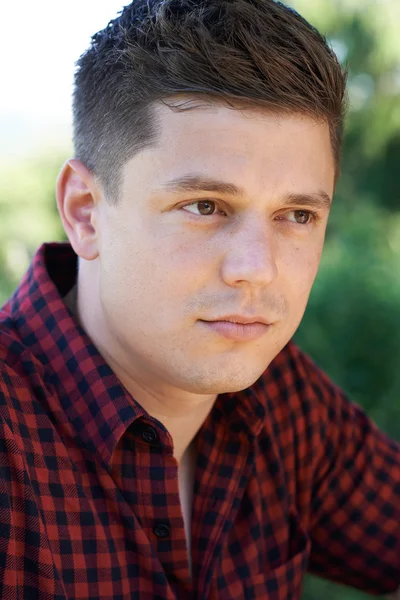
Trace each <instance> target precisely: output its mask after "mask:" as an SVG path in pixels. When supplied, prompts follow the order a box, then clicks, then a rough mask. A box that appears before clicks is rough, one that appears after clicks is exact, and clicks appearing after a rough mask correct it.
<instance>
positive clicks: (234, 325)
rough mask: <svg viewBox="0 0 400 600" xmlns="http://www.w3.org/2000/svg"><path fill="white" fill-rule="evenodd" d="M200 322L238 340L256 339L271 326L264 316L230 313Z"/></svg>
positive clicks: (227, 337) (209, 328) (214, 331)
mask: <svg viewBox="0 0 400 600" xmlns="http://www.w3.org/2000/svg"><path fill="white" fill-rule="evenodd" d="M200 323H201V324H203V325H204V326H205V327H207V328H208V330H209V331H210V332H213V333H215V334H217V335H219V336H222V337H224V338H226V339H228V340H233V341H237V342H249V341H254V340H257V339H259V338H261V337H262V336H264V335H265V334H266V333H267V332H268V331H269V330H270V327H271V324H270V323H268V322H267V321H266V320H265V319H264V318H263V317H258V316H257V317H242V316H239V315H230V316H227V317H221V318H219V319H215V320H212V321H205V320H200Z"/></svg>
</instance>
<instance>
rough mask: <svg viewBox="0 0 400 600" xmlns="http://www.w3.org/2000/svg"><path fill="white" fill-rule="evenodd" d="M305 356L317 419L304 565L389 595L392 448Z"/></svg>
mask: <svg viewBox="0 0 400 600" xmlns="http://www.w3.org/2000/svg"><path fill="white" fill-rule="evenodd" d="M305 360H306V370H307V379H308V382H309V384H310V386H308V390H309V393H310V394H311V395H312V396H313V402H316V403H317V407H318V408H317V411H318V413H317V414H318V423H319V424H318V426H317V428H316V429H317V431H318V435H317V444H316V447H315V456H314V457H313V467H314V470H313V491H312V500H311V506H310V530H309V531H310V537H311V542H312V548H311V556H310V562H309V570H310V572H312V573H315V574H317V575H320V576H323V577H325V578H327V579H331V580H333V581H336V582H337V583H342V584H346V585H350V586H353V587H356V588H359V589H361V590H364V591H366V592H367V593H370V594H393V593H395V592H396V590H398V588H399V586H400V445H399V444H397V443H396V442H394V441H392V440H390V439H389V438H388V437H387V436H386V435H384V434H383V433H382V432H381V431H379V430H378V428H377V427H376V426H375V425H374V423H373V422H372V421H371V420H370V419H369V418H368V417H367V416H366V414H365V413H364V412H363V411H362V410H361V408H360V407H358V406H357V405H356V404H353V403H351V402H350V401H349V400H348V399H347V397H346V396H345V394H343V393H342V391H341V390H340V389H339V388H337V387H336V386H335V385H334V384H333V383H332V382H331V381H330V380H329V378H328V377H327V376H326V375H324V374H323V373H322V372H321V371H320V370H319V369H318V368H317V367H316V366H315V365H314V364H313V363H312V362H311V361H309V359H305ZM313 426H314V427H315V421H314V425H313ZM396 597H398V598H400V595H399V596H396V595H395V596H394V598H396Z"/></svg>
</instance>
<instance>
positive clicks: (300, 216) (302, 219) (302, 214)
mask: <svg viewBox="0 0 400 600" xmlns="http://www.w3.org/2000/svg"><path fill="white" fill-rule="evenodd" d="M293 216H294V219H295V221H296V223H299V225H307V223H309V222H310V221H311V213H309V212H307V211H305V210H295V211H293Z"/></svg>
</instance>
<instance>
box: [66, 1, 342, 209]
mask: <svg viewBox="0 0 400 600" xmlns="http://www.w3.org/2000/svg"><path fill="white" fill-rule="evenodd" d="M346 78H347V74H346V71H345V70H344V69H342V67H341V66H340V64H339V62H338V59H337V57H336V56H335V54H334V52H333V51H332V49H331V48H330V47H329V45H328V44H327V42H326V39H325V38H324V37H323V36H322V35H321V34H320V33H319V32H318V31H317V30H316V29H315V28H314V27H313V26H311V25H310V24H309V23H308V22H307V21H306V20H305V19H304V18H303V17H301V16H300V15H299V14H298V13H297V12H296V11H294V10H293V9H292V8H289V7H287V6H285V5H284V4H282V3H281V2H276V1H275V0H147V2H146V1H143V0H134V1H133V2H131V4H129V5H127V6H126V7H125V8H124V9H123V10H122V11H121V13H120V14H119V16H118V17H117V18H116V19H114V20H112V21H110V23H109V24H108V25H107V27H106V28H105V29H103V30H102V31H99V32H98V33H96V34H95V35H93V37H92V40H91V44H90V46H89V48H88V49H87V50H86V52H85V53H84V54H83V55H82V56H81V57H80V58H79V60H78V61H77V70H76V74H75V88H74V97H73V122H74V145H75V155H76V157H77V158H78V159H80V160H81V161H82V162H83V163H84V164H85V165H86V166H87V167H88V168H89V169H90V170H91V171H92V172H93V173H94V175H95V176H96V178H97V179H98V180H99V181H100V182H101V184H102V185H103V187H104V189H105V193H106V196H107V197H108V198H110V199H111V200H113V201H114V200H116V199H117V197H118V190H119V186H120V181H121V172H122V168H123V166H124V164H125V163H126V162H127V161H128V160H129V159H130V158H132V157H133V156H134V155H135V154H136V153H137V152H139V151H141V150H143V149H145V148H147V147H151V146H155V145H156V143H157V139H158V131H159V126H160V125H159V123H158V121H157V118H156V111H155V106H156V103H158V102H161V103H164V104H167V105H168V106H169V107H170V108H171V109H172V110H190V109H192V108H196V107H199V106H201V105H202V104H203V105H204V104H205V105H207V104H210V103H223V104H225V105H226V106H227V107H229V108H233V109H235V108H240V109H243V108H249V109H255V108H258V109H261V110H265V111H274V112H276V113H285V112H288V113H300V114H304V115H307V116H311V117H314V118H316V119H318V120H320V119H321V120H326V121H327V122H328V124H329V128H330V135H331V143H332V151H333V155H334V159H335V164H336V172H337V173H338V172H339V169H340V152H341V140H342V131H343V120H344V115H345V111H346Z"/></svg>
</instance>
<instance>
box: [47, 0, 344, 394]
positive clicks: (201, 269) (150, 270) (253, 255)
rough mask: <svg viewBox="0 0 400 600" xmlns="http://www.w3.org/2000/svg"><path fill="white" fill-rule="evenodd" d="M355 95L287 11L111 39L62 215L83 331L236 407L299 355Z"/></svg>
mask: <svg viewBox="0 0 400 600" xmlns="http://www.w3.org/2000/svg"><path fill="white" fill-rule="evenodd" d="M344 90H345V76H344V74H342V72H341V69H340V67H339V65H338V63H337V61H336V59H335V57H334V56H333V54H332V53H331V52H330V50H329V49H328V47H327V46H326V45H325V42H324V40H323V39H322V37H321V36H320V35H319V34H318V33H317V32H316V31H315V30H314V29H312V28H311V27H310V26H309V25H308V24H307V23H306V22H305V21H304V20H302V19H301V18H300V17H299V16H298V15H297V14H295V13H294V12H292V11H291V10H289V9H287V8H285V7H284V6H283V5H281V4H279V3H275V2H271V1H270V0H251V1H250V0H249V1H245V0H238V1H237V2H235V1H229V2H228V1H227V2H222V1H220V2H217V1H215V0H214V1H212V2H207V1H205V2H203V3H201V2H196V3H194V2H187V3H185V2H176V1H175V0H174V1H171V0H167V1H164V2H162V3H161V2H160V3H152V4H150V5H145V6H143V5H139V4H136V3H133V4H132V5H130V6H128V7H127V8H125V10H124V11H123V13H122V15H121V16H120V18H119V19H118V20H116V21H114V22H112V23H111V24H110V25H109V27H108V28H107V29H106V30H105V31H103V32H101V33H99V34H97V35H96V36H94V38H93V43H92V46H91V48H90V49H89V50H88V52H87V53H86V54H85V55H84V56H83V57H82V58H81V59H80V67H79V70H78V73H77V78H76V92H75V104H74V111H75V142H76V152H77V158H78V159H79V160H72V161H69V162H68V163H67V164H66V165H65V167H64V169H63V171H62V172H61V175H60V178H59V182H58V204H59V209H60V213H61V216H62V219H63V222H64V226H65V229H66V231H67V234H68V236H69V239H70V241H71V244H72V246H73V248H74V249H75V251H76V253H77V254H78V255H79V256H80V257H81V259H82V260H81V261H80V273H79V282H78V283H79V295H80V305H81V306H80V312H81V317H82V319H83V324H84V325H85V326H86V328H87V329H88V331H89V333H90V335H92V337H93V338H94V341H95V343H96V344H97V345H98V346H99V348H100V349H101V351H102V352H103V353H104V354H105V356H106V358H108V359H109V361H110V363H111V365H112V366H113V367H114V369H115V370H116V371H117V373H124V377H125V379H127V378H128V379H129V378H131V379H135V378H136V379H139V380H141V381H142V383H143V384H144V385H147V386H149V387H150V388H151V387H152V386H154V385H155V386H157V387H159V388H160V389H162V390H163V391H164V392H165V390H167V389H170V388H174V389H180V390H184V391H188V392H194V393H197V394H215V393H221V392H227V391H234V390H239V389H243V388H244V387H247V386H249V385H251V384H252V383H253V382H254V381H255V380H256V379H257V378H258V377H259V375H260V374H261V373H262V371H263V370H264V369H265V368H266V367H267V366H268V364H269V363H270V361H271V360H272V359H273V358H274V357H275V355H276V354H277V353H278V352H279V351H280V350H281V349H282V347H283V346H284V345H285V344H286V343H287V341H288V340H289V339H290V338H291V336H292V335H293V333H294V331H295V330H296V328H297V326H298V324H299V322H300V320H301V318H302V315H303V313H304V310H305V306H306V303H307V299H308V295H309V292H310V289H311V286H312V283H313V281H314V277H315V275H316V272H317V268H318V264H319V259H320V255H321V251H322V246H323V240H324V233H325V227H326V222H327V218H328V214H329V200H330V199H331V198H332V195H333V190H334V182H335V178H336V175H337V171H338V164H339V153H340V152H339V148H340V132H341V124H342V113H343V98H344ZM217 182H219V183H217ZM232 315H239V316H242V317H250V318H252V317H259V318H262V319H263V320H264V321H266V322H267V323H268V324H269V325H268V326H267V327H265V330H264V331H263V332H262V333H260V335H255V336H254V339H252V340H247V341H245V340H244V339H241V340H240V341H239V340H238V339H231V338H229V336H228V337H227V336H226V335H225V334H226V331H225V334H224V332H223V328H224V327H225V326H224V324H222V325H221V324H220V325H216V326H215V323H214V325H212V324H210V323H211V322H213V321H215V320H218V321H221V320H222V321H223V320H225V319H230V318H231V316H232ZM231 333H232V332H231ZM165 393H167V392H165Z"/></svg>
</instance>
